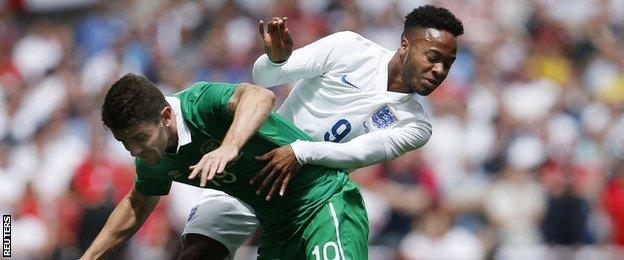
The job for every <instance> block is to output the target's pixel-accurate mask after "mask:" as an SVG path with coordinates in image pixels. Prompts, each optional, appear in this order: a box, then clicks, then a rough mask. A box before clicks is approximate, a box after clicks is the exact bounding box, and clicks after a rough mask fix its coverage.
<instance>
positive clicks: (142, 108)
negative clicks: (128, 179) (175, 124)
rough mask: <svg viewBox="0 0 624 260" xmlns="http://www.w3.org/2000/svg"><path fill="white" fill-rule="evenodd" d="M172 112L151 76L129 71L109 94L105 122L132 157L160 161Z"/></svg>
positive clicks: (154, 161) (167, 136) (106, 100)
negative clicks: (150, 79)
mask: <svg viewBox="0 0 624 260" xmlns="http://www.w3.org/2000/svg"><path fill="white" fill-rule="evenodd" d="M172 116H173V112H172V111H171V107H170V106H169V104H168V103H167V101H166V100H165V97H164V95H163V94H162V93H161V92H160V90H159V89H158V88H157V87H156V85H155V84H154V83H152V82H151V81H149V80H148V79H146V78H144V77H142V76H138V75H134V74H126V75H125V76H123V77H122V78H121V79H119V80H117V82H115V83H114V84H113V86H112V87H111V88H110V89H109V90H108V93H106V97H105V98H104V104H103V105H102V122H103V123H104V126H106V127H107V128H109V129H110V130H111V131H112V132H113V135H114V136H115V139H117V140H119V141H120V142H122V143H123V145H124V147H125V148H126V150H128V151H129V152H130V154H132V156H135V157H139V158H141V159H142V160H144V161H145V162H146V163H148V164H153V163H156V162H158V161H159V160H160V159H161V158H162V156H163V154H164V152H165V150H166V148H167V144H168V140H169V133H170V131H169V130H168V128H169V127H170V125H171V124H172Z"/></svg>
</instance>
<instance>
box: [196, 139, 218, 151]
mask: <svg viewBox="0 0 624 260" xmlns="http://www.w3.org/2000/svg"><path fill="white" fill-rule="evenodd" d="M219 146H221V142H219V140H216V139H210V140H208V141H206V142H205V143H204V144H202V146H201V148H200V152H201V153H202V154H207V153H209V152H211V151H212V150H214V149H217V148H219Z"/></svg>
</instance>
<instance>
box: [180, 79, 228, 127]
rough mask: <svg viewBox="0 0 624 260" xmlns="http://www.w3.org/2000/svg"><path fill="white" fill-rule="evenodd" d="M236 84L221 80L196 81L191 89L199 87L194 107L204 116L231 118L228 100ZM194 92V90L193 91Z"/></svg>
mask: <svg viewBox="0 0 624 260" xmlns="http://www.w3.org/2000/svg"><path fill="white" fill-rule="evenodd" d="M236 87H237V84H231V83H222V82H197V83H195V84H193V85H192V86H191V87H190V88H191V89H196V88H197V89H199V91H197V92H196V93H198V94H199V95H198V96H197V99H196V103H195V108H196V109H197V111H198V112H199V113H200V114H201V115H202V116H203V117H204V118H213V117H221V118H231V114H230V113H229V112H228V110H227V107H228V101H230V98H231V97H232V94H234V91H235V90H236ZM193 92H195V91H193Z"/></svg>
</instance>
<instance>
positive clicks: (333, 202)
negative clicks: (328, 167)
mask: <svg viewBox="0 0 624 260" xmlns="http://www.w3.org/2000/svg"><path fill="white" fill-rule="evenodd" d="M297 233H300V234H297V235H296V236H293V237H291V238H290V239H289V240H288V241H285V242H283V243H278V244H274V245H273V246H264V247H263V246H260V248H259V249H258V259H312V260H325V259H338V260H342V259H349V260H351V259H353V260H359V259H368V216H367V214H366V208H365V207H364V200H363V199H362V195H361V194H360V191H359V189H358V187H357V185H356V184H355V183H353V182H352V181H348V182H347V183H346V184H345V185H344V187H343V188H342V191H341V192H339V193H337V194H335V195H334V196H332V197H331V198H330V199H329V200H328V201H327V202H326V203H325V205H323V207H322V208H321V210H320V211H318V213H316V216H315V217H314V218H312V220H311V221H310V222H309V223H308V224H307V226H305V227H304V228H303V229H302V231H301V232H297Z"/></svg>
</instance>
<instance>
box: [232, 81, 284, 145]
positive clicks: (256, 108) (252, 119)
mask: <svg viewBox="0 0 624 260" xmlns="http://www.w3.org/2000/svg"><path fill="white" fill-rule="evenodd" d="M274 103H275V94H273V92H271V91H270V90H267V89H265V88H263V87H259V86H256V85H253V84H249V83H241V84H239V85H238V88H237V89H236V91H235V92H234V94H233V95H232V97H231V98H230V100H229V102H228V110H229V111H230V112H232V113H234V118H233V119H232V125H231V126H230V129H228V131H227V133H226V134H225V137H224V138H223V143H222V144H221V146H232V147H234V148H236V149H237V150H240V148H242V147H243V145H245V143H247V141H249V138H251V136H252V135H254V134H255V133H256V131H258V129H259V128H260V126H262V124H264V121H266V119H267V118H268V117H269V114H270V113H271V109H273V104H274Z"/></svg>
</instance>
